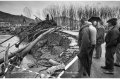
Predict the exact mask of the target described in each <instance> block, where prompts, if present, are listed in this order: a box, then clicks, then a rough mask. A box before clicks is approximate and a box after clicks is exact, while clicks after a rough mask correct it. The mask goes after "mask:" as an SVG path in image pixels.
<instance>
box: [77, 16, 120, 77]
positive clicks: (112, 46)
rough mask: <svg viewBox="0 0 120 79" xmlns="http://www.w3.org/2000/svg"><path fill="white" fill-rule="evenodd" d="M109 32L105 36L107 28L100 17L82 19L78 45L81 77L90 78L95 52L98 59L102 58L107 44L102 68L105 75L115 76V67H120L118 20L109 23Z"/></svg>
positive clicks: (112, 19) (113, 19)
mask: <svg viewBox="0 0 120 79" xmlns="http://www.w3.org/2000/svg"><path fill="white" fill-rule="evenodd" d="M107 24H108V28H109V30H108V32H107V33H106V35H105V28H104V25H103V22H102V20H101V19H100V18H99V17H91V18H90V19H87V18H85V17H84V18H82V19H81V27H80V30H79V38H78V45H79V50H80V53H79V54H78V58H79V60H80V68H79V77H83V76H88V77H90V72H91V64H92V57H93V51H94V49H95V50H96V54H95V57H94V58H96V59H100V58H101V54H102V47H101V45H102V44H103V43H104V42H105V43H106V46H105V49H106V53H105V66H101V68H102V69H104V70H105V72H104V73H105V74H114V66H118V67H120V44H119V40H118V38H119V37H120V31H119V27H118V25H117V18H111V19H109V20H108V21H107ZM115 53H116V62H115V63H114V54H115Z"/></svg>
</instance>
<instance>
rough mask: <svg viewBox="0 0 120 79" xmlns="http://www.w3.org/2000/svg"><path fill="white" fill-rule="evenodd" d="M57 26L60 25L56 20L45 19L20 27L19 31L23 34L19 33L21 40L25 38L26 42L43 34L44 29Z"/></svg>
mask: <svg viewBox="0 0 120 79" xmlns="http://www.w3.org/2000/svg"><path fill="white" fill-rule="evenodd" d="M56 27H58V26H57V23H56V22H55V21H54V20H52V19H50V20H44V21H41V22H39V23H36V24H34V25H31V26H26V27H22V28H20V29H19V28H18V32H19V31H21V34H20V35H18V37H20V40H22V39H24V40H23V41H24V42H31V41H33V40H34V39H35V38H36V37H37V36H39V35H40V34H42V33H43V32H44V31H43V30H45V29H49V28H56ZM22 31H24V32H22ZM26 36H27V37H26Z"/></svg>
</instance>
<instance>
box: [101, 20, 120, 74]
mask: <svg viewBox="0 0 120 79" xmlns="http://www.w3.org/2000/svg"><path fill="white" fill-rule="evenodd" d="M107 23H108V27H109V28H110V30H109V31H108V33H107V35H106V37H105V42H106V54H105V66H101V68H102V69H105V70H106V71H105V72H104V73H105V74H114V54H115V52H116V47H117V39H118V37H119V30H118V28H117V27H116V25H117V18H112V19H110V20H108V21H107Z"/></svg>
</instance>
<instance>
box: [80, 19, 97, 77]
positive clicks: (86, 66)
mask: <svg viewBox="0 0 120 79" xmlns="http://www.w3.org/2000/svg"><path fill="white" fill-rule="evenodd" d="M81 23H82V26H81V29H80V31H79V39H78V45H79V49H80V53H79V54H78V58H79V60H80V63H81V64H80V65H81V68H80V69H79V73H80V74H79V75H81V76H80V77H82V76H83V73H84V74H86V75H88V76H90V70H91V63H92V54H93V50H94V47H95V44H96V28H95V27H93V26H92V23H90V22H88V21H87V19H85V18H83V19H82V20H81Z"/></svg>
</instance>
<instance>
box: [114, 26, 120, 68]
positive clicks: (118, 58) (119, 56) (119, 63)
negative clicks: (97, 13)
mask: <svg viewBox="0 0 120 79" xmlns="http://www.w3.org/2000/svg"><path fill="white" fill-rule="evenodd" d="M118 28H119V33H120V27H118ZM114 66H117V67H120V35H119V38H118V45H117V48H116V61H115V63H114Z"/></svg>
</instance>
